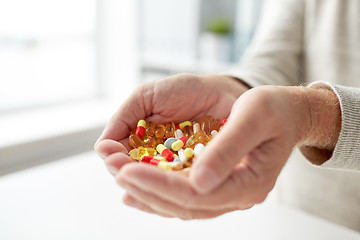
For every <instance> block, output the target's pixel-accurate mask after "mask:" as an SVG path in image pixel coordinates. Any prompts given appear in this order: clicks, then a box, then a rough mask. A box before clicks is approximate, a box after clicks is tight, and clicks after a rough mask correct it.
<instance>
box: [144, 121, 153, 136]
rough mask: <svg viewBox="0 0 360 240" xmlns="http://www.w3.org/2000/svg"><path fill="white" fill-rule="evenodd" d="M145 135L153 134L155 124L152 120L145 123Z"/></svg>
mask: <svg viewBox="0 0 360 240" xmlns="http://www.w3.org/2000/svg"><path fill="white" fill-rule="evenodd" d="M145 135H146V136H149V137H153V136H155V126H154V123H153V122H149V123H148V124H147V125H146V130H145Z"/></svg>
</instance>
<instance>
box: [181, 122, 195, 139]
mask: <svg viewBox="0 0 360 240" xmlns="http://www.w3.org/2000/svg"><path fill="white" fill-rule="evenodd" d="M183 133H184V135H185V136H186V137H191V136H192V135H193V133H194V132H193V128H192V127H191V126H189V125H186V126H185V127H184V129H183Z"/></svg>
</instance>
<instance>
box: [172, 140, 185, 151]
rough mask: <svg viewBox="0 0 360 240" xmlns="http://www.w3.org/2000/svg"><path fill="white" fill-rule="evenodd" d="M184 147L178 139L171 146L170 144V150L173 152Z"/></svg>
mask: <svg viewBox="0 0 360 240" xmlns="http://www.w3.org/2000/svg"><path fill="white" fill-rule="evenodd" d="M184 145H185V144H184V142H183V141H181V140H180V139H179V140H177V141H175V142H174V143H173V144H171V149H172V150H174V151H179V150H180V149H181V148H182V147H183V146H184Z"/></svg>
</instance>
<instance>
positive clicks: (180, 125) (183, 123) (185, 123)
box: [179, 121, 192, 130]
mask: <svg viewBox="0 0 360 240" xmlns="http://www.w3.org/2000/svg"><path fill="white" fill-rule="evenodd" d="M186 126H189V127H191V126H192V123H191V122H190V121H185V122H182V123H179V128H180V129H181V130H184V128H185V127H186Z"/></svg>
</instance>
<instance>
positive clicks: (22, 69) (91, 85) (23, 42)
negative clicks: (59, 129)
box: [0, 0, 97, 111]
mask: <svg viewBox="0 0 360 240" xmlns="http://www.w3.org/2000/svg"><path fill="white" fill-rule="evenodd" d="M95 8H96V1H95V0H75V1H73V0H52V1H46V0H31V1H26V0H6V1H0V79H1V80H0V81H1V87H0V110H2V111H3V110H9V109H14V108H19V107H28V106H33V105H38V104H44V103H52V102H59V101H64V100H70V99H71V100H72V99H80V98H84V97H89V96H93V95H94V94H96V80H97V79H96V42H95V30H96V11H95V10H96V9H95Z"/></svg>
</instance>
